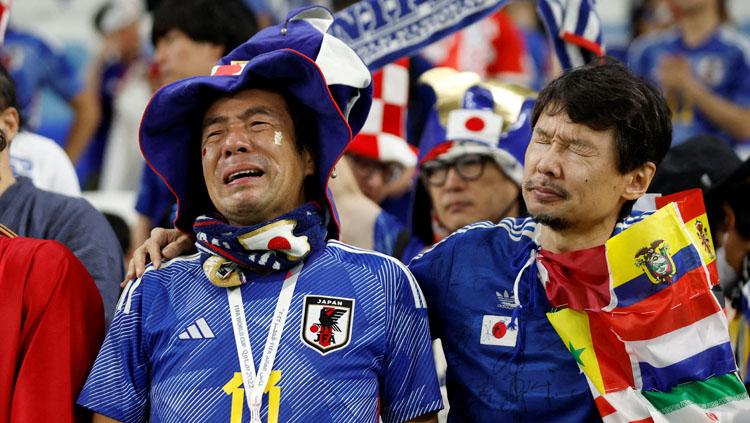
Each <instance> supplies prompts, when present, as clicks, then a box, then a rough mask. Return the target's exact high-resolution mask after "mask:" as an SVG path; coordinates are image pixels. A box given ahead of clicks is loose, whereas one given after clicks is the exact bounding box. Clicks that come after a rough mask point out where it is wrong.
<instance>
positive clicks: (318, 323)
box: [302, 295, 354, 355]
mask: <svg viewBox="0 0 750 423" xmlns="http://www.w3.org/2000/svg"><path fill="white" fill-rule="evenodd" d="M353 316H354V299H353V298H337V297H323V296H317V295H305V303H304V309H303V310H302V341H303V342H304V343H305V344H306V345H307V346H309V347H311V348H313V349H314V350H316V351H318V352H319V353H320V354H322V355H325V354H328V353H329V352H331V351H334V350H337V349H339V348H343V347H345V346H347V345H349V341H350V340H351V337H352V321H353Z"/></svg>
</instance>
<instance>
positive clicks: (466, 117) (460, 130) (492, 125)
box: [445, 109, 503, 146]
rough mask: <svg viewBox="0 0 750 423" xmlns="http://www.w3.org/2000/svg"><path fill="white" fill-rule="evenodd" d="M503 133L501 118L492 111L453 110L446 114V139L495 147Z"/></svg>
mask: <svg viewBox="0 0 750 423" xmlns="http://www.w3.org/2000/svg"><path fill="white" fill-rule="evenodd" d="M502 133H503V117H502V116H500V115H498V114H495V112H494V111H492V110H472V109H459V110H453V111H451V112H450V113H449V114H448V128H447V130H446V135H445V136H446V138H447V139H449V140H469V141H475V142H482V143H485V144H487V145H492V146H494V145H496V144H497V141H498V140H499V139H500V135H501V134H502Z"/></svg>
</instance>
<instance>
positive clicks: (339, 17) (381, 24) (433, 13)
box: [331, 0, 604, 71]
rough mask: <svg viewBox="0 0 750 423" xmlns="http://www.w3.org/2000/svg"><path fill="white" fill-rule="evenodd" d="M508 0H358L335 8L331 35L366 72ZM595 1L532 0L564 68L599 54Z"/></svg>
mask: <svg viewBox="0 0 750 423" xmlns="http://www.w3.org/2000/svg"><path fill="white" fill-rule="evenodd" d="M507 2H508V0H361V1H359V2H357V3H355V4H353V5H351V6H349V7H347V8H346V9H344V10H341V11H339V12H337V13H336V15H335V17H336V20H335V22H334V23H333V26H332V27H331V31H332V34H333V35H334V36H336V37H337V38H339V39H341V40H343V41H344V42H345V43H347V44H348V45H349V46H350V47H351V48H352V49H353V50H354V51H356V52H357V54H359V56H360V57H361V58H362V60H363V61H364V62H365V64H367V66H368V67H369V68H370V70H371V71H375V70H377V69H380V68H381V67H383V66H385V65H386V64H388V63H391V62H393V61H394V60H396V59H398V58H401V57H404V56H411V55H413V54H415V53H417V52H418V51H419V50H420V49H422V48H423V47H425V46H427V45H429V44H432V43H433V42H435V41H438V40H440V39H441V38H443V37H445V36H448V35H450V34H452V33H454V32H456V31H459V30H461V29H463V28H465V27H467V26H469V25H471V24H472V23H474V22H477V21H479V20H480V19H483V18H485V17H487V16H489V15H490V14H491V13H493V12H495V11H496V10H498V9H500V8H501V7H502V6H504V5H505V4H506V3H507ZM595 5H596V2H595V0H538V1H537V7H538V10H539V11H540V16H541V17H542V19H543V20H544V22H545V25H546V26H547V28H548V29H549V31H548V33H549V34H550V37H551V39H552V42H553V44H554V45H555V50H556V52H557V55H558V58H559V59H560V63H561V64H562V67H563V68H564V69H568V68H570V67H574V66H579V65H583V64H585V63H587V62H588V61H589V60H590V59H592V58H593V57H594V56H601V55H603V54H604V47H603V41H602V40H603V38H602V31H601V23H600V19H599V16H598V15H597V14H596V9H595Z"/></svg>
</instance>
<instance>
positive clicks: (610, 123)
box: [531, 57, 672, 217]
mask: <svg viewBox="0 0 750 423" xmlns="http://www.w3.org/2000/svg"><path fill="white" fill-rule="evenodd" d="M561 112H565V113H566V114H567V115H568V117H569V118H570V120H571V121H573V122H574V123H580V124H583V125H586V126H588V127H589V128H591V129H593V130H595V131H604V130H608V129H614V132H615V142H616V143H617V163H616V166H617V169H618V170H619V171H620V173H626V172H629V171H631V170H633V169H636V168H637V167H639V166H641V165H643V164H644V163H646V162H653V163H654V164H656V165H658V164H659V163H660V162H661V161H662V160H663V159H664V156H665V155H666V154H667V151H668V150H669V146H670V144H671V143H672V122H671V114H670V111H669V108H668V107H667V103H666V101H665V100H664V97H663V96H662V94H661V93H660V92H659V91H658V90H657V89H656V88H654V87H653V86H652V85H650V84H649V83H648V82H646V81H645V80H643V79H641V78H639V77H637V76H635V75H634V74H633V73H632V72H630V70H629V69H628V68H627V67H626V66H625V65H623V64H622V63H620V62H619V61H617V60H616V59H613V58H610V57H605V58H597V59H594V60H593V61H592V62H591V63H589V64H587V65H585V66H581V67H578V68H574V69H570V70H568V71H566V72H565V73H563V74H562V75H561V76H560V77H558V78H557V79H555V80H553V81H552V82H550V83H549V85H547V86H546V87H545V88H544V89H543V90H542V92H541V93H539V97H538V98H537V102H536V105H535V106H534V111H533V114H532V117H531V125H532V128H533V127H535V126H536V122H537V120H538V119H539V116H541V114H542V113H548V114H551V115H556V114H558V113H561ZM633 203H634V202H633V201H629V202H628V203H626V204H625V206H623V209H622V210H621V211H620V217H623V216H624V215H627V214H628V213H630V209H631V208H632V205H633Z"/></svg>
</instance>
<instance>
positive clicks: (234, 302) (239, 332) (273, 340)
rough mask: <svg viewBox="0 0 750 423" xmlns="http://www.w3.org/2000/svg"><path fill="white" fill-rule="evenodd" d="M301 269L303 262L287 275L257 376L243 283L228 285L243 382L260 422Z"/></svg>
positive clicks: (253, 413)
mask: <svg viewBox="0 0 750 423" xmlns="http://www.w3.org/2000/svg"><path fill="white" fill-rule="evenodd" d="M300 271H302V264H301V263H300V264H298V265H297V266H295V267H294V268H292V270H290V271H289V273H287V275H286V278H285V279H284V284H283V285H282V287H281V292H280V293H279V299H278V301H277V302H276V309H275V310H274V312H273V317H272V318H271V326H270V327H269V328H268V338H266V346H265V348H264V349H263V356H262V357H261V359H260V366H259V367H258V373H257V376H256V372H255V362H254V361H253V351H252V349H251V348H250V334H249V333H248V331H247V321H246V320H245V311H244V310H245V309H244V304H243V302H242V291H241V290H240V288H241V287H239V286H238V287H235V288H230V289H227V298H228V299H229V313H230V314H231V316H232V329H233V330H234V343H235V345H236V346H237V358H238V359H239V361H240V370H241V371H242V384H243V385H244V387H245V398H246V399H247V406H248V407H249V408H250V416H251V417H250V421H251V422H253V423H260V406H261V403H262V401H263V391H264V390H265V387H266V384H267V383H268V378H269V377H270V375H271V371H272V370H273V362H274V360H275V359H276V352H277V351H278V349H279V343H280V341H281V334H282V333H283V331H284V322H285V321H286V315H287V312H288V311H289V304H290V303H291V302H292V294H294V287H295V285H296V284H297V278H298V277H299V273H300Z"/></svg>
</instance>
